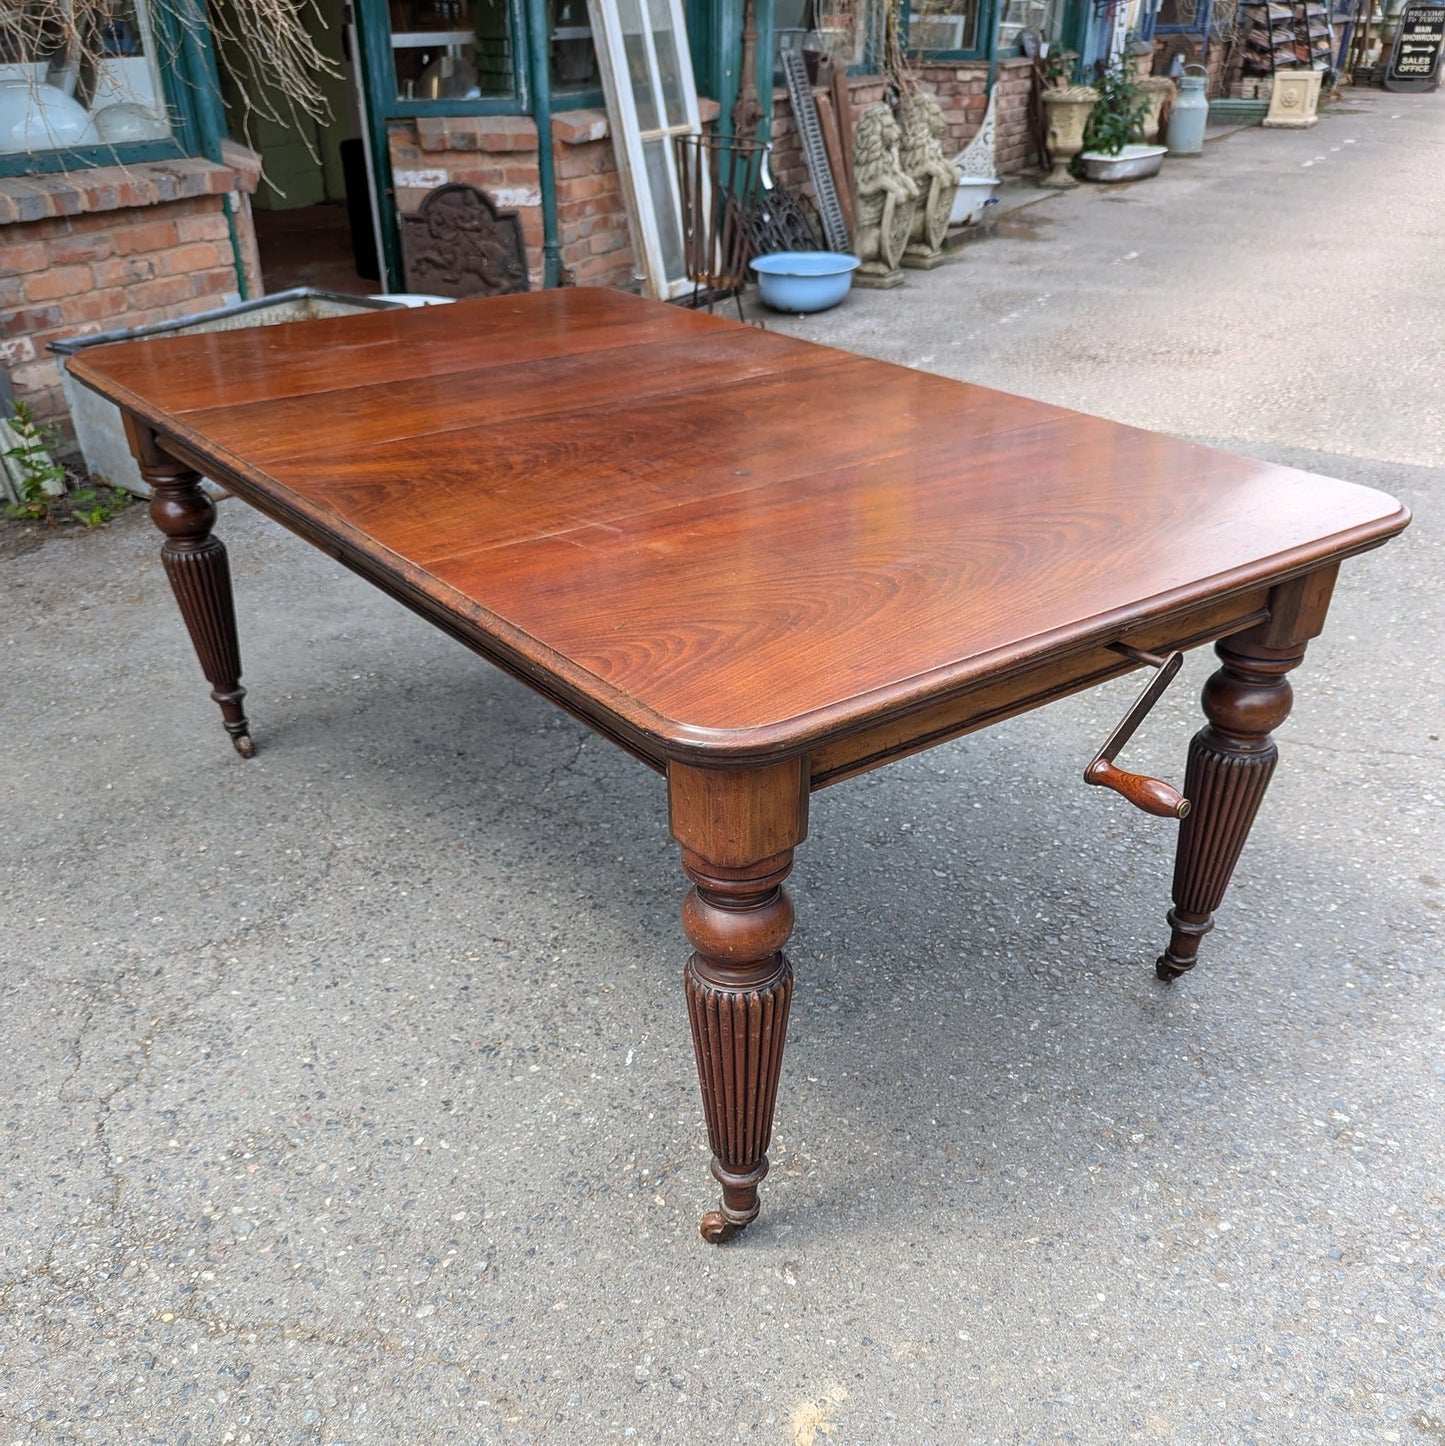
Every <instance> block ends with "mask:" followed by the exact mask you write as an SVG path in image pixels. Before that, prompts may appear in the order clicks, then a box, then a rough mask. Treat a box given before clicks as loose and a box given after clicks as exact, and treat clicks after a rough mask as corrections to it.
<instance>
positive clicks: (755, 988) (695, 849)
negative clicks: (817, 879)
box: [668, 759, 808, 1244]
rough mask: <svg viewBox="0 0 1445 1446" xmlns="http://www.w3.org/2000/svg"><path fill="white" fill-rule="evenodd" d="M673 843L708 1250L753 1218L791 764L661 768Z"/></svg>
mask: <svg viewBox="0 0 1445 1446" xmlns="http://www.w3.org/2000/svg"><path fill="white" fill-rule="evenodd" d="M668 792H669V802H670V812H671V819H672V832H673V837H674V838H676V839H677V840H678V842H679V843H680V844H681V845H682V865H683V869H684V871H685V872H686V873H687V875H688V877H689V878H690V879H691V880H692V881H693V887H692V889H691V890H690V891H689V893H688V895H687V898H686V899H685V900H684V902H683V906H682V923H683V929H684V931H685V932H686V934H687V937H688V941H689V942H690V943H691V944H692V946H693V954H692V957H691V958H690V959H689V960H688V962H687V968H686V969H685V971H684V973H683V983H684V987H685V989H686V993H687V1012H688V1017H689V1019H690V1020H691V1023H692V1039H693V1049H694V1053H695V1055H696V1059H697V1073H698V1080H699V1082H700V1084H701V1086H702V1102H703V1111H704V1113H705V1115H706V1116H707V1132H708V1140H709V1142H710V1144H711V1145H712V1152H713V1162H712V1173H713V1175H714V1177H715V1178H716V1179H717V1181H718V1183H719V1184H720V1185H721V1186H722V1204H721V1207H720V1208H719V1209H717V1210H711V1211H709V1212H708V1213H707V1214H706V1215H704V1216H703V1218H702V1222H701V1225H700V1227H699V1228H700V1229H701V1232H702V1236H703V1238H704V1239H705V1240H708V1241H711V1242H713V1243H714V1244H717V1243H721V1242H722V1241H724V1240H728V1239H731V1238H732V1236H734V1235H736V1234H737V1233H738V1231H740V1230H742V1229H743V1228H744V1227H745V1226H746V1225H748V1224H750V1223H751V1222H752V1221H753V1220H754V1219H756V1218H757V1214H758V1208H759V1207H758V1185H759V1184H760V1183H761V1181H762V1179H763V1176H765V1175H766V1174H767V1173H768V1143H769V1141H770V1139H771V1137H772V1132H773V1106H774V1104H775V1103H776V1101H777V1095H778V1076H779V1073H780V1071H781V1069H782V1064H783V1044H784V1042H785V1040H786V1037H787V1029H788V1005H789V1003H790V1001H791V1000H792V997H793V966H792V965H791V964H790V963H789V962H788V958H787V955H785V954H784V953H783V945H784V944H785V943H786V942H787V938H788V935H789V934H790V933H791V932H792V928H793V905H792V901H791V900H790V899H789V898H788V896H787V894H785V893H784V892H783V888H782V884H783V880H784V879H785V878H786V877H787V876H788V873H789V871H790V870H791V869H792V866H793V846H794V845H795V844H797V843H800V842H801V841H802V839H803V837H804V835H805V834H806V832H807V813H808V780H807V774H806V770H805V767H804V764H803V760H799V759H793V760H790V761H789V762H787V763H783V764H773V765H769V766H767V767H765V768H760V769H756V770H748V771H737V772H734V771H724V770H713V769H700V768H688V767H683V766H679V765H673V766H671V767H670V768H669V770H668Z"/></svg>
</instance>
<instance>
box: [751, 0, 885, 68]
mask: <svg viewBox="0 0 1445 1446" xmlns="http://www.w3.org/2000/svg"><path fill="white" fill-rule="evenodd" d="M876 13H877V9H876V3H875V4H872V5H870V0H815V3H813V4H809V0H777V7H776V9H775V10H774V11H773V27H774V29H773V33H774V35H776V36H777V44H778V48H779V49H780V50H817V51H820V52H821V53H822V54H824V55H830V56H832V58H833V61H834V63H835V64H837V65H840V66H843V67H847V66H850V65H852V66H857V65H862V64H863V60H864V52H865V49H866V46H867V43H868V16H869V15H870V14H876ZM810 21H811V22H812V24H811V27H810V25H809V22H810ZM779 74H781V71H780V72H779Z"/></svg>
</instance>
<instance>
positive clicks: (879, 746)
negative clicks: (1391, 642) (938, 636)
mask: <svg viewBox="0 0 1445 1446" xmlns="http://www.w3.org/2000/svg"><path fill="white" fill-rule="evenodd" d="M1269 593H1270V589H1269V588H1268V587H1263V588H1259V589H1256V590H1254V591H1251V592H1247V593H1244V594H1242V595H1240V596H1238V597H1234V598H1230V599H1229V600H1228V601H1226V602H1214V603H1209V604H1206V605H1204V606H1202V607H1197V608H1193V609H1191V610H1190V611H1189V612H1187V613H1181V614H1178V615H1176V616H1174V617H1172V618H1167V619H1164V620H1162V621H1157V622H1154V623H1150V624H1147V625H1145V626H1142V627H1138V628H1133V629H1130V630H1129V631H1128V633H1127V634H1125V635H1124V636H1123V637H1122V638H1121V639H1118V640H1117V641H1126V642H1128V644H1129V646H1130V647H1132V648H1138V649H1141V650H1143V651H1145V652H1151V653H1167V652H1173V651H1175V650H1176V649H1177V650H1179V651H1181V652H1183V651H1185V650H1187V649H1189V648H1196V647H1199V646H1200V645H1201V644H1204V643H1210V642H1214V641H1215V640H1217V639H1219V638H1223V637H1228V636H1229V635H1230V634H1231V633H1237V632H1240V631H1242V630H1243V629H1244V628H1247V627H1251V626H1253V625H1254V624H1255V623H1258V622H1263V621H1264V620H1265V619H1267V618H1268V617H1269ZM1138 666H1139V664H1138V663H1137V662H1134V661H1131V660H1130V659H1128V658H1126V657H1123V656H1121V655H1120V654H1119V653H1116V652H1113V651H1112V650H1111V649H1109V648H1108V647H1107V646H1105V645H1103V644H1100V645H1099V646H1098V647H1094V648H1090V649H1087V650H1086V651H1084V652H1080V653H1076V654H1073V655H1071V656H1068V657H1062V658H1060V657H1055V658H1050V659H1048V660H1046V661H1044V662H1042V663H1037V664H1034V665H1032V666H1029V667H1027V668H1026V669H1023V670H1020V671H1019V672H1017V673H1015V674H1013V675H1012V676H1010V677H1007V678H1001V679H1000V678H992V679H989V680H988V681H987V682H985V683H983V684H981V685H980V686H978V687H975V688H973V689H971V690H970V691H968V692H967V693H963V694H961V695H959V696H958V697H955V698H949V699H947V700H945V701H942V702H937V703H931V704H929V705H927V706H926V707H924V708H922V709H920V710H918V711H917V712H914V713H910V714H908V715H907V716H905V717H902V718H892V719H889V720H888V721H886V722H883V723H879V724H877V725H875V726H874V727H871V728H868V729H866V730H864V731H862V732H859V733H855V734H852V735H850V736H849V737H846V738H841V739H836V740H830V741H829V742H827V743H823V744H821V745H819V746H817V747H815V748H814V749H813V751H812V767H811V776H812V787H813V789H815V790H816V789H819V788H826V787H827V786H828V784H830V783H839V782H841V781H842V780H843V779H845V778H855V777H857V776H858V775H859V774H860V773H867V772H869V771H871V770H872V769H874V768H880V767H882V765H883V764H885V763H891V762H892V761H893V760H894V759H896V758H906V757H908V755H909V754H911V753H921V752H922V751H923V750H924V749H926V748H932V747H933V746H934V745H935V744H939V743H947V742H948V741H949V740H950V739H952V738H959V737H962V736H963V735H964V734H965V733H973V732H976V731H977V730H978V729H980V728H987V727H988V726H989V725H990V724H991V723H999V722H1002V721H1003V720H1004V719H1005V718H1012V717H1014V716H1016V715H1017V714H1019V713H1027V712H1029V711H1030V710H1032V709H1034V708H1041V707H1043V706H1044V704H1046V703H1052V702H1054V701H1055V699H1058V698H1066V697H1068V695H1069V694H1071V693H1078V692H1081V691H1082V690H1083V689H1085V688H1092V687H1094V686H1095V685H1096V684H1098V683H1104V682H1107V681H1108V680H1109V679H1110V678H1116V677H1118V676H1119V675H1120V674H1122V673H1128V672H1131V671H1133V670H1134V669H1135V668H1137V667H1138ZM1096 746H1097V740H1093V739H1081V740H1080V745H1079V756H1080V759H1081V762H1080V767H1081V768H1082V766H1083V763H1084V762H1087V761H1088V758H1089V757H1090V756H1091V755H1092V752H1093V750H1094V748H1095V747H1096Z"/></svg>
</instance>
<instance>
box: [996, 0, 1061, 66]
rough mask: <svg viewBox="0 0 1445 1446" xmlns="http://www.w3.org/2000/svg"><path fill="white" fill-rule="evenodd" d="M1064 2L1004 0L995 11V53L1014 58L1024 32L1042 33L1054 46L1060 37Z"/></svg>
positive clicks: (1053, 0)
mask: <svg viewBox="0 0 1445 1446" xmlns="http://www.w3.org/2000/svg"><path fill="white" fill-rule="evenodd" d="M1063 24H1064V0H1006V3H1005V4H1004V6H1003V8H1002V9H1001V10H1000V11H999V25H998V53H999V54H1000V55H1017V54H1018V53H1019V43H1018V41H1019V36H1020V35H1021V34H1022V33H1023V32H1024V31H1025V30H1032V31H1035V32H1036V33H1039V34H1042V35H1043V37H1044V39H1046V40H1047V41H1048V42H1049V45H1050V46H1051V47H1052V46H1055V45H1057V44H1058V43H1059V38H1060V36H1061V35H1062V34H1063Z"/></svg>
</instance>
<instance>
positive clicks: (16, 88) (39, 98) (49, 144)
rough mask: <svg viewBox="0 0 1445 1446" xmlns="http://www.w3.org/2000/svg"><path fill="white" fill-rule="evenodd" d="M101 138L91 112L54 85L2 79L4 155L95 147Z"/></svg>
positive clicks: (1, 152)
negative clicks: (69, 147) (72, 147)
mask: <svg viewBox="0 0 1445 1446" xmlns="http://www.w3.org/2000/svg"><path fill="white" fill-rule="evenodd" d="M99 140H100V137H99V135H98V134H97V133H96V129H95V122H94V121H93V120H92V119H91V118H90V113H89V111H87V110H86V108H85V107H84V106H83V105H81V104H80V103H79V101H74V100H71V98H70V97H69V96H68V95H66V93H65V92H64V91H63V90H57V89H56V88H55V87H54V86H53V85H44V84H39V83H36V84H32V83H31V82H30V81H28V80H6V81H0V155H7V156H14V155H22V154H24V153H26V152H29V151H57V150H61V149H63V148H65V147H68V146H93V145H96V144H97V143H98V142H99Z"/></svg>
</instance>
